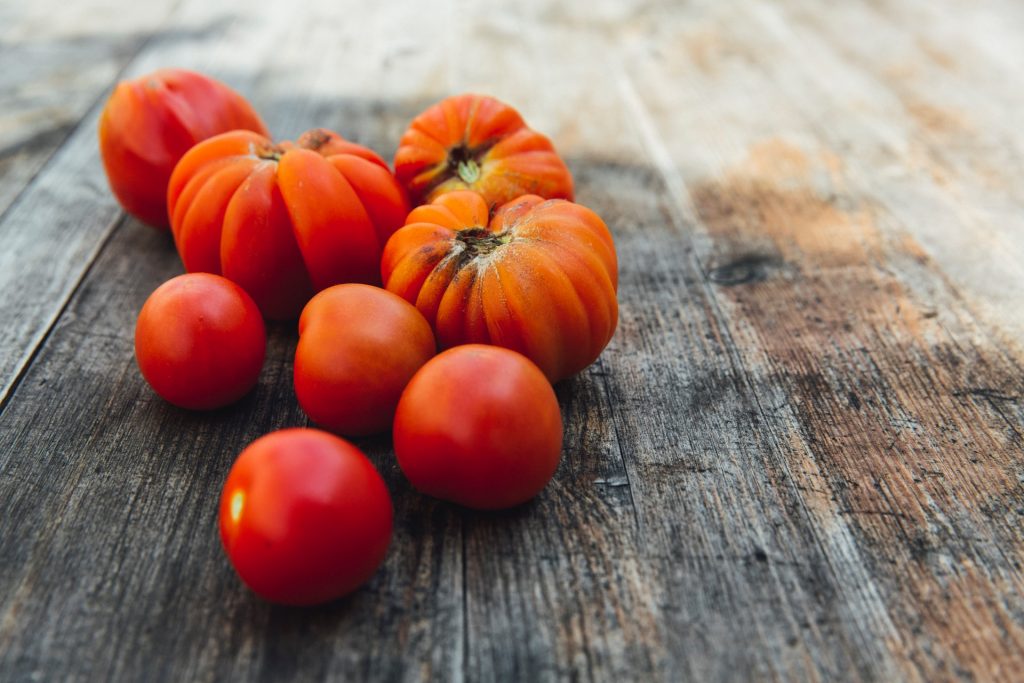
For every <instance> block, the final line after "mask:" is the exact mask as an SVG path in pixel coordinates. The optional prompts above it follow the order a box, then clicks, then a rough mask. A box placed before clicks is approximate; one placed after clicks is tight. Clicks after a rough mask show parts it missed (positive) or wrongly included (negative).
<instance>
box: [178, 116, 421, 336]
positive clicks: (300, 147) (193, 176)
mask: <svg viewBox="0 0 1024 683" xmlns="http://www.w3.org/2000/svg"><path fill="white" fill-rule="evenodd" d="M167 206H168V210H169V212H170V216H171V230H172V232H173V233H174V242H175V244H176V245H177V247H178V253H179V254H180V255H181V260H182V261H183V262H184V264H185V269H186V270H188V271H190V272H193V271H204V272H209V273H217V274H220V275H224V277H227V278H228V279H230V280H233V281H235V282H237V283H238V284H240V285H241V286H242V287H244V288H245V290H246V291H247V292H249V294H250V295H251V296H252V298H253V299H255V300H256V304H257V305H258V306H259V307H260V310H261V311H263V314H264V315H266V316H267V317H268V318H277V319H289V318H295V317H296V316H298V314H299V312H300V311H301V310H302V306H303V305H304V304H305V303H306V302H307V301H308V300H309V299H310V297H311V296H313V294H315V293H316V292H318V291H320V290H322V289H325V288H326V287H330V286H331V285H335V284H339V283H342V282H363V283H367V284H380V272H379V270H378V267H379V264H380V254H381V247H383V245H384V243H385V242H386V241H387V239H388V237H390V236H391V234H392V233H393V232H394V231H395V230H396V229H398V228H399V227H400V226H401V225H402V221H403V220H404V219H405V215H406V213H408V210H409V204H408V201H407V200H406V198H405V192H404V191H403V190H402V188H401V186H400V185H399V184H398V182H397V181H396V180H395V177H394V176H393V175H392V174H391V171H390V170H389V169H388V166H387V164H386V163H385V162H384V161H383V160H382V159H381V158H380V157H379V156H377V155H376V154H374V153H373V152H372V151H371V150H369V149H367V148H366V147H362V146H360V145H356V144H354V143H351V142H348V141H347V140H345V139H343V138H342V137H341V136H339V135H338V134H337V133H333V132H331V131H328V130H323V129H315V130H311V131H308V132H306V133H304V134H303V135H302V137H300V138H299V140H298V142H296V143H292V142H282V143H280V144H276V145H275V144H274V143H273V142H271V141H270V140H268V139H267V138H265V137H263V136H262V135H257V134H256V133H251V132H249V131H232V132H230V133H224V134H222V135H218V136H216V137H213V138H210V139H209V140H206V141H205V142H201V143H200V144H198V145H196V146H195V147H193V148H192V149H191V150H189V152H188V153H187V154H186V155H185V156H184V157H182V159H181V161H180V162H179V163H178V165H177V166H176V167H175V169H174V174H173V175H172V176H171V182H170V185H169V186H168V188H167Z"/></svg>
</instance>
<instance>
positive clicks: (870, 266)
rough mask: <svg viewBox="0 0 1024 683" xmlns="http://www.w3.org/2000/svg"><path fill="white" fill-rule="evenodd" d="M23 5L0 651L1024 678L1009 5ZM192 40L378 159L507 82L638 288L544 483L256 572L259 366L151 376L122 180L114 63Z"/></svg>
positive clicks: (4, 378)
mask: <svg viewBox="0 0 1024 683" xmlns="http://www.w3.org/2000/svg"><path fill="white" fill-rule="evenodd" d="M382 5H383V6H381V7H371V6H370V5H367V4H366V3H355V2H341V3H339V2H326V1H325V2H310V3H300V4H298V5H295V6H288V5H286V4H283V3H273V2H270V1H269V0H268V1H267V2H246V3H242V2H237V3H211V2H208V0H180V1H178V2H170V1H168V2H147V3H127V2H117V1H115V0H105V1H101V0H89V1H88V2H81V3H72V4H70V5H69V4H68V3H63V4H61V3H54V2H50V0H46V1H45V2H38V3H13V2H5V3H2V4H0V59H2V63H3V68H2V69H0V241H2V243H3V244H4V247H3V249H2V250H0V681H21V680H147V681H150V680H168V681H172V680H173V681H177V680H197V681H199V680H208V681H213V680H218V681H219V680H268V681H270V680H273V681H278V680H311V679H335V680H353V679H356V680H360V679H366V680H426V679H432V680H471V681H477V680H481V681H484V680H510V681H519V680H599V681H603V680H638V681H647V680H696V681H733V680H736V681H742V680H779V681H793V680H809V681H813V680H869V681H893V680H910V681H942V680H980V681H986V680H1014V679H1015V678H1019V673H1018V672H1019V671H1021V670H1024V573H1022V560H1024V532H1022V530H1021V528H1022V526H1021V522H1022V517H1024V448H1022V429H1024V400H1022V398H1021V397H1022V396H1024V386H1022V380H1021V377H1022V359H1024V348H1022V346H1021V344H1020V338H1021V333H1022V332H1024V316H1022V315H1021V313H1020V311H1021V310H1022V305H1024V266H1022V265H1021V264H1022V263H1024V189H1022V186H1021V185H1020V183H1019V181H1018V178H1020V177H1021V175H1022V173H1024V134H1022V133H1021V128H1020V112H1022V111H1024V91H1022V90H1021V88H1019V87H1017V86H1018V85H1019V83H1018V81H1019V74H1020V73H1021V72H1022V69H1024V6H1022V5H1020V3H1016V2H1012V1H1011V0H981V1H979V2H972V3H966V2H959V1H957V0H943V1H942V2H928V1H926V0H905V1H902V2H898V1H896V0H874V1H868V0H854V1H852V2H846V3H841V4H840V3H834V5H835V6H833V5H832V4H829V5H827V6H826V5H825V4H822V3H817V2H812V1H811V0H785V1H782V2H768V1H767V0H764V1H753V2H739V1H736V2H695V3H679V2H667V1H666V2H649V3H620V2H615V1H613V0H601V1H599V2H588V3H584V2H566V3H544V2H540V1H539V0H537V1H528V2H520V3H516V4H515V5H511V4H509V5H507V6H504V7H501V6H498V5H495V4H487V5H484V4H482V3H469V2H462V1H455V0H449V1H448V2H444V3H415V2H396V3H387V4H382ZM170 65H178V66H187V67H192V68H198V69H200V70H203V71H206V72H208V73H211V74H212V75H215V76H217V77H219V78H222V79H224V80H226V81H227V82H228V83H230V84H231V85H232V86H234V87H236V88H237V89H239V90H240V91H242V92H243V93H244V94H246V95H247V96H248V97H249V98H250V100H251V101H252V102H253V103H254V105H255V106H256V107H257V109H258V110H259V111H260V112H261V113H262V114H263V115H264V117H265V118H266V120H267V122H268V124H269V126H270V128H271V129H272V130H273V131H274V132H275V134H277V135H279V136H282V137H293V136H295V135H297V134H299V133H300V132H302V131H303V130H305V129H306V128H309V127H313V126H324V127H328V128H334V129H336V130H338V131H339V132H341V133H342V134H343V135H345V136H347V137H349V138H351V139H353V140H356V141H358V142H361V143H363V144H367V145H369V146H371V147H372V148H374V149H375V150H376V151H378V152H379V153H381V154H382V155H383V156H385V157H386V158H390V157H391V155H392V154H393V152H394V148H395V145H396V144H397V140H398V137H399V135H400V133H401V131H402V130H403V129H404V126H405V125H406V123H407V122H408V121H409V120H410V119H411V118H412V116H413V115H415V113H417V112H418V111H419V110H421V109H422V108H423V107H424V106H425V105H426V104H428V103H430V102H432V101H435V100H436V99H439V98H440V97H442V96H444V95H447V94H452V93H456V92H462V91H466V90H473V91H482V92H488V93H491V94H494V95H496V96H498V97H500V98H503V99H506V100H507V101H509V102H511V103H513V104H514V105H516V106H517V107H518V108H519V109H520V110H521V111H522V113H523V114H524V116H525V117H526V119H527V120H528V121H529V122H530V123H531V124H532V125H533V126H534V127H536V128H538V129H540V130H542V131H544V132H546V133H547V134H549V135H550V136H551V137H552V138H553V139H554V141H555V143H556V145H557V147H558V149H559V150H560V151H561V152H562V153H563V154H564V156H565V157H566V158H567V160H568V163H569V165H570V168H571V169H572V171H573V172H574V174H575V177H576V179H577V185H578V200H579V201H580V202H581V203H583V204H586V205H587V206H590V207H591V208H593V209H594V210H596V211H597V212H598V213H599V214H600V215H601V216H602V217H604V219H605V220H606V222H607V223H608V225H609V226H610V227H611V229H612V231H613V233H614V235H615V237H616V240H617V244H618V248H619V256H620V260H621V284H620V304H621V322H620V329H619V330H618V332H617V334H616V336H615V338H614V339H613V341H612V343H611V345H610V346H609V347H608V349H607V350H606V351H605V353H604V354H603V355H602V357H601V359H600V360H599V361H598V362H597V363H596V364H595V365H593V366H592V367H590V368H589V369H587V370H586V371H585V372H583V373H581V374H580V375H579V376H578V377H575V378H572V379H570V380H568V381H565V382H563V383H561V384H560V385H559V386H558V387H557V392H558V396H559V400H560V401H561V405H562V409H563V414H564V418H565V425H566V435H565V450H564V453H563V461H562V464H561V466H560V468H559V470H558V472H557V474H556V477H555V479H554V481H553V482H552V483H551V485H549V486H548V488H547V489H546V490H545V491H544V492H543V493H542V494H541V495H540V496H539V497H538V498H537V499H536V500H535V501H533V502H531V503H529V504H527V505H525V506H523V507H521V508H519V509H516V510H513V511H509V512H505V513H498V514H479V513H472V512H469V511H465V510H462V509H459V508H456V507H453V506H450V505H447V504H444V503H440V502H437V501H433V500H430V499H427V498H424V497H422V496H420V495H418V494H417V493H415V492H414V491H413V490H412V489H411V488H410V487H409V485H408V483H407V482H406V481H405V480H404V478H403V477H402V476H401V473H400V472H399V470H398V468H397V466H396V464H395V462H394V458H393V454H392V452H391V449H390V442H389V439H388V438H386V437H379V438H375V439H367V440H363V441H360V442H359V445H360V446H362V447H363V448H364V449H365V450H366V451H367V453H368V454H369V455H370V457H371V458H372V459H373V460H374V462H375V463H376V464H377V466H378V468H379V469H380V470H381V472H382V474H383V475H384V477H385V479H386V480H387V483H388V486H389V489H390V490H391V492H392V495H393V498H394V501H395V506H396V518H395V519H396V530H395V538H394V541H393V545H392V548H391V550H390V552H389V555H388V557H387V560H386V561H385V564H384V565H383V566H382V568H381V569H380V571H379V572H378V573H377V574H376V575H375V577H374V578H373V579H372V581H371V582H370V583H369V584H368V585H367V586H366V587H364V588H363V589H361V590H359V591H357V592H356V593H355V594H353V595H352V596H350V597H348V598H345V599H343V600H341V601H339V602H338V603H335V604H331V605H326V606H322V607H318V608H315V609H289V608H282V607H275V606H271V605H268V604H266V603H264V602H262V601H260V600H259V599H258V598H256V597H255V596H253V595H252V594H250V593H249V592H247V591H246V590H245V589H244V587H243V586H242V585H241V584H240V582H239V581H238V580H237V578H236V577H235V576H234V574H233V572H232V570H231V568H230V566H229V565H228V563H227V561H226V559H225V558H224V556H223V552H222V551H221V548H220V544H219V540H218V538H217V533H216V503H217V497H218V495H219V491H220V486H221V484H222V482H223V479H224V477H225V476H226V474H227V470H228V468H229V467H230V464H231V462H232V461H233V459H234V457H235V456H236V455H237V453H238V452H239V450H241V448H242V447H244V446H245V445H246V444H247V443H249V442H250V441H252V440H253V439H255V438H257V437H258V436H260V435H262V434H264V433H266V432H268V431H270V430H273V429H277V428H280V427H285V426H293V425H305V424H306V423H307V422H306V418H305V416H304V415H303V414H302V412H301V410H300V409H299V407H298V405H297V403H296V401H295V398H294V394H293V390H292V386H291V363H292V354H293V353H294V346H295V339H296V337H295V332H294V329H293V326H292V325H287V324H275V325H272V326H271V327H270V329H269V330H268V332H269V337H268V339H269V347H268V358H267V363H266V366H265V368H264V372H263V375H262V376H261V379H260V383H259V386H258V387H257V389H256V390H255V391H254V392H253V393H252V394H250V395H249V396H248V397H246V398H245V399H244V400H243V401H242V402H240V403H239V404H237V405H235V406H232V407H229V408H226V409H223V410H220V411H216V412H213V413H208V414H200V413H191V412H187V411H182V410H178V409H175V408H173V407H171V406H169V405H168V404H166V403H164V402H163V401H161V400H160V399H159V398H157V397H156V396H155V395H154V394H153V393H152V392H151V391H150V390H149V388H148V387H147V386H146V385H145V383H144V381H143V380H142V378H141V376H140V375H139V373H138V371H137V368H136V366H135V361H134V357H133V348H132V335H133V329H134V322H135V316H136V314H137V311H138V310H139V308H140V307H141V305H142V302H143V301H144V300H145V298H146V297H147V296H148V294H149V293H150V292H151V291H152V290H153V289H154V288H155V287H156V286H158V285H159V284H160V283H161V282H163V281H164V280H166V279H168V278H170V277H172V276H174V275H176V274H178V273H179V272H181V266H180V262H179V261H178V259H177V256H176V255H175V253H174V250H173V246H172V244H171V241H170V238H169V237H168V236H167V235H166V234H162V233H158V232H156V231H154V230H151V229H149V228H147V227H145V226H143V225H141V224H139V223H138V222H137V221H135V220H133V219H131V218H127V217H125V216H124V215H123V214H122V213H121V212H120V211H119V210H118V207H117V205H116V203H115V202H114V200H113V198H112V197H111V196H110V194H109V192H108V190H107V188H106V184H105V181H104V179H103V176H102V170H101V166H100V163H99V159H98V154H97V149H96V138H95V127H96V120H97V117H98V113H99V110H100V108H101V106H102V103H103V100H104V98H105V97H106V95H107V94H108V93H109V92H110V90H111V88H112V87H113V84H114V82H115V81H116V80H117V78H119V77H122V76H125V75H127V76H132V75H137V74H141V73H145V72H146V71H149V70H152V69H154V68H157V67H160V66H170Z"/></svg>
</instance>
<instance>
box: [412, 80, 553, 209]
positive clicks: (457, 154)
mask: <svg viewBox="0 0 1024 683" xmlns="http://www.w3.org/2000/svg"><path fill="white" fill-rule="evenodd" d="M395 175H397V176H398V179H399V181H401V183H402V184H403V185H405V187H406V190H408V192H409V196H410V197H411V198H412V200H413V202H414V203H416V204H422V203H424V202H432V201H434V200H435V199H437V198H438V197H440V196H441V195H443V194H445V193H446V192H451V191H453V190H475V191H477V192H480V193H481V194H482V195H483V196H484V198H485V199H486V200H487V203H488V205H489V206H496V205H498V204H504V203H505V202H509V201H512V200H513V199H515V198H516V197H519V196H520V195H524V194H536V195H540V196H542V197H545V198H559V199H568V200H572V198H573V183H572V175H571V174H570V173H569V169H568V168H567V167H566V165H565V162H563V161H562V159H561V157H559V156H558V154H557V153H556V152H555V148H554V146H553V145H552V144H551V141H550V140H549V139H548V138H546V137H545V136H543V135H541V134H540V133H538V132H537V131H535V130H532V129H530V128H529V127H527V125H526V123H525V122H524V121H523V118H522V117H521V116H520V115H519V112H517V111H516V110H515V109H513V108H512V107H510V106H509V105H507V104H505V103H504V102H501V101H500V100H497V99H495V98H493V97H488V96H486V95H474V94H464V95H456V96H454V97H449V98H447V99H444V100H442V101H441V102H438V103H437V104H435V105H434V106H432V107H430V108H429V109H427V110H426V111H424V112H423V113H421V114H420V115H419V116H417V117H416V118H415V119H413V121H412V123H411V124H410V125H409V128H408V130H406V131H405V133H404V134H403V135H402V139H401V141H400V142H399V147H398V152H397V153H396V154H395Z"/></svg>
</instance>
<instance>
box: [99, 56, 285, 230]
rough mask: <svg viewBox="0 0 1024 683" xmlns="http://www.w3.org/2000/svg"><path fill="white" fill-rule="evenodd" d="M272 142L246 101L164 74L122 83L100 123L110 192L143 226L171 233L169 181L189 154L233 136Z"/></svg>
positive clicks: (204, 80) (196, 80)
mask: <svg viewBox="0 0 1024 683" xmlns="http://www.w3.org/2000/svg"><path fill="white" fill-rule="evenodd" d="M239 128H242V129H245V130H251V131H255V132H257V133H260V134H262V135H266V133H267V129H266V127H265V126H264V125H263V121H262V120H260V117H259V115H258V114H257V113H256V112H255V111H254V110H253V108H252V107H251V106H250V105H249V103H248V102H246V101H245V98H243V97H242V96H241V95H239V94H238V93H237V92H235V91H234V90H232V89H231V88H229V87H228V86H226V85H224V84H223V83H221V82H220V81H216V80H214V79H212V78H210V77H209V76H204V75H203V74H200V73H196V72H194V71H186V70H184V69H160V70H159V71H155V72H153V73H151V74H146V75H145V76H140V77H139V78H136V79H134V80H131V81H122V82H120V83H118V84H117V88H115V89H114V92H113V94H112V95H111V96H110V99H109V100H107V104H106V106H105V107H104V108H103V113H102V115H101V116H100V125H99V137H100V155H101V156H102V157H103V168H104V169H105V170H106V172H107V180H109V181H110V189H111V190H113V191H114V195H115V196H116V197H117V200H118V201H119V202H120V203H121V206H122V207H124V210H125V211H127V212H128V213H130V214H132V215H133V216H135V217H136V218H138V219H139V220H141V221H143V222H145V223H149V224H150V225H154V226H157V227H167V225H168V221H169V218H168V215H167V182H168V181H169V180H170V178H171V171H173V170H174V165H175V164H176V163H178V160H179V159H181V157H182V155H183V154H185V152H187V151H188V150H189V148H190V147H192V146H193V145H195V144H196V143H197V142H199V141H200V140H205V139H206V138H208V137H211V136H213V135H217V134H218V133H224V132H227V131H229V130H235V129H239Z"/></svg>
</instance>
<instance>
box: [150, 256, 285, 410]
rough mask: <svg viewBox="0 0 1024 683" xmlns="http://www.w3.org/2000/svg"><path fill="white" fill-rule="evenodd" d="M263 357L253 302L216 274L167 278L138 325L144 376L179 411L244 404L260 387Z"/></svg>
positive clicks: (261, 329)
mask: <svg viewBox="0 0 1024 683" xmlns="http://www.w3.org/2000/svg"><path fill="white" fill-rule="evenodd" d="M265 352H266V331H265V329H264V327H263V318H262V317H261V316H260V312H259V309H257V308H256V304H255V303H254V302H253V300H252V298H251V297H250V296H249V295H248V294H246V293H245V290H243V289H242V288H241V287H239V286H238V285H236V284H235V283H233V282H231V281H230V280H227V279H225V278H222V277H220V276H217V275H210V274H207V273H193V274H187V275H179V276H178V277H176V278H172V279H171V280H168V281H167V282H165V283H164V284H162V285H160V286H159V287H157V289H156V290H155V291H154V292H153V293H152V294H151V295H150V296H149V298H148V299H147V300H146V303H145V304H144V305H143V306H142V311H141V312H140V313H139V318H138V321H137V322H136V325H135V358H136V360H137V361H138V364H139V369H140V370H141V371H142V376H143V377H145V379H146V381H147V382H149V385H150V386H151V387H153V390H154V391H156V393H157V394H159V395H160V396H161V397H163V398H164V399H165V400H167V401H169V402H170V403H173V404H174V405H176V406H180V407H182V408H189V409H193V410H206V409H211V408H219V407H221V406H225V405H228V404H229V403H233V402H235V401H237V400H238V399H240V398H241V397H242V396H244V395H245V394H246V393H248V392H249V390H250V389H252V388H253V387H254V386H255V385H256V381H257V380H258V379H259V375H260V370H261V369H262V367H263V357H264V354H265Z"/></svg>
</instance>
